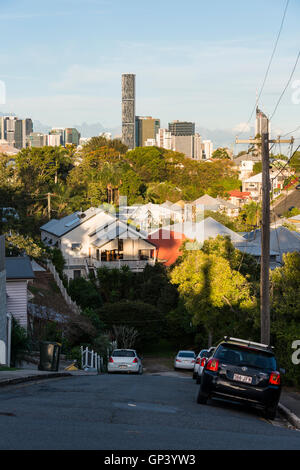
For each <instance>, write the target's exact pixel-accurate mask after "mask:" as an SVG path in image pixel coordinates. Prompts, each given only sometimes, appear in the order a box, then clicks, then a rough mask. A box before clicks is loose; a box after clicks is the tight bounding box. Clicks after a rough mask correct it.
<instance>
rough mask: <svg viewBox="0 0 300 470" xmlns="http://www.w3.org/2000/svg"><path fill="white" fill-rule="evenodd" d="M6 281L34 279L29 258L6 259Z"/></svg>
mask: <svg viewBox="0 0 300 470" xmlns="http://www.w3.org/2000/svg"><path fill="white" fill-rule="evenodd" d="M5 269H6V279H7V280H10V279H34V277H35V276H34V273H33V270H32V266H31V262H30V259H29V258H28V256H18V257H12V258H5Z"/></svg>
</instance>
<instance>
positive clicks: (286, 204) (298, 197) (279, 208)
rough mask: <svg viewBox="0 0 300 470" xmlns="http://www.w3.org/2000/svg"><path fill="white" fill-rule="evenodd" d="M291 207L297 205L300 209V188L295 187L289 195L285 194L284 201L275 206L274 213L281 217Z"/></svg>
mask: <svg viewBox="0 0 300 470" xmlns="http://www.w3.org/2000/svg"><path fill="white" fill-rule="evenodd" d="M290 207H297V208H298V209H300V190H297V189H295V190H294V191H291V192H289V193H288V195H287V196H284V198H283V199H282V201H280V202H279V203H278V204H277V205H276V207H274V210H273V213H274V212H275V214H276V215H277V217H280V216H282V215H283V214H284V213H285V212H288V210H289V209H290Z"/></svg>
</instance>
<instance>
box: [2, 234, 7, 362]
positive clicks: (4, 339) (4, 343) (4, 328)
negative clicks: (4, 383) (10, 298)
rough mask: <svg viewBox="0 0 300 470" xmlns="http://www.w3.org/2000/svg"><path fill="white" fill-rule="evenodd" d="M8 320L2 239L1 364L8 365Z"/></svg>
mask: <svg viewBox="0 0 300 470" xmlns="http://www.w3.org/2000/svg"><path fill="white" fill-rule="evenodd" d="M6 348H7V319H6V272H5V239H4V236H3V235H2V236H1V237H0V364H6V362H7V358H6Z"/></svg>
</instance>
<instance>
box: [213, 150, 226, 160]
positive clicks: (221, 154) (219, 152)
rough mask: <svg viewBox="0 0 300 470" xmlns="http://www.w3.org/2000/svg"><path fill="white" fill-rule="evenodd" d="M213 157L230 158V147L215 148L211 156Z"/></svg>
mask: <svg viewBox="0 0 300 470" xmlns="http://www.w3.org/2000/svg"><path fill="white" fill-rule="evenodd" d="M211 158H212V159H213V160H214V159H217V160H230V159H231V158H230V155H229V153H228V149H226V148H218V149H217V150H215V151H214V152H213V154H212V156H211Z"/></svg>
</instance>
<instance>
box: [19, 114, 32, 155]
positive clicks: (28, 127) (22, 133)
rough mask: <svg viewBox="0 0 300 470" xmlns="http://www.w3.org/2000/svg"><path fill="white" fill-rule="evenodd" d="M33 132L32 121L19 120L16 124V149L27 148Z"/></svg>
mask: <svg viewBox="0 0 300 470" xmlns="http://www.w3.org/2000/svg"><path fill="white" fill-rule="evenodd" d="M32 132H33V123H32V120H31V119H18V120H17V121H16V122H15V147H16V148H17V149H22V148H25V147H26V142H27V137H28V136H29V135H30V134H31V133H32Z"/></svg>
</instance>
